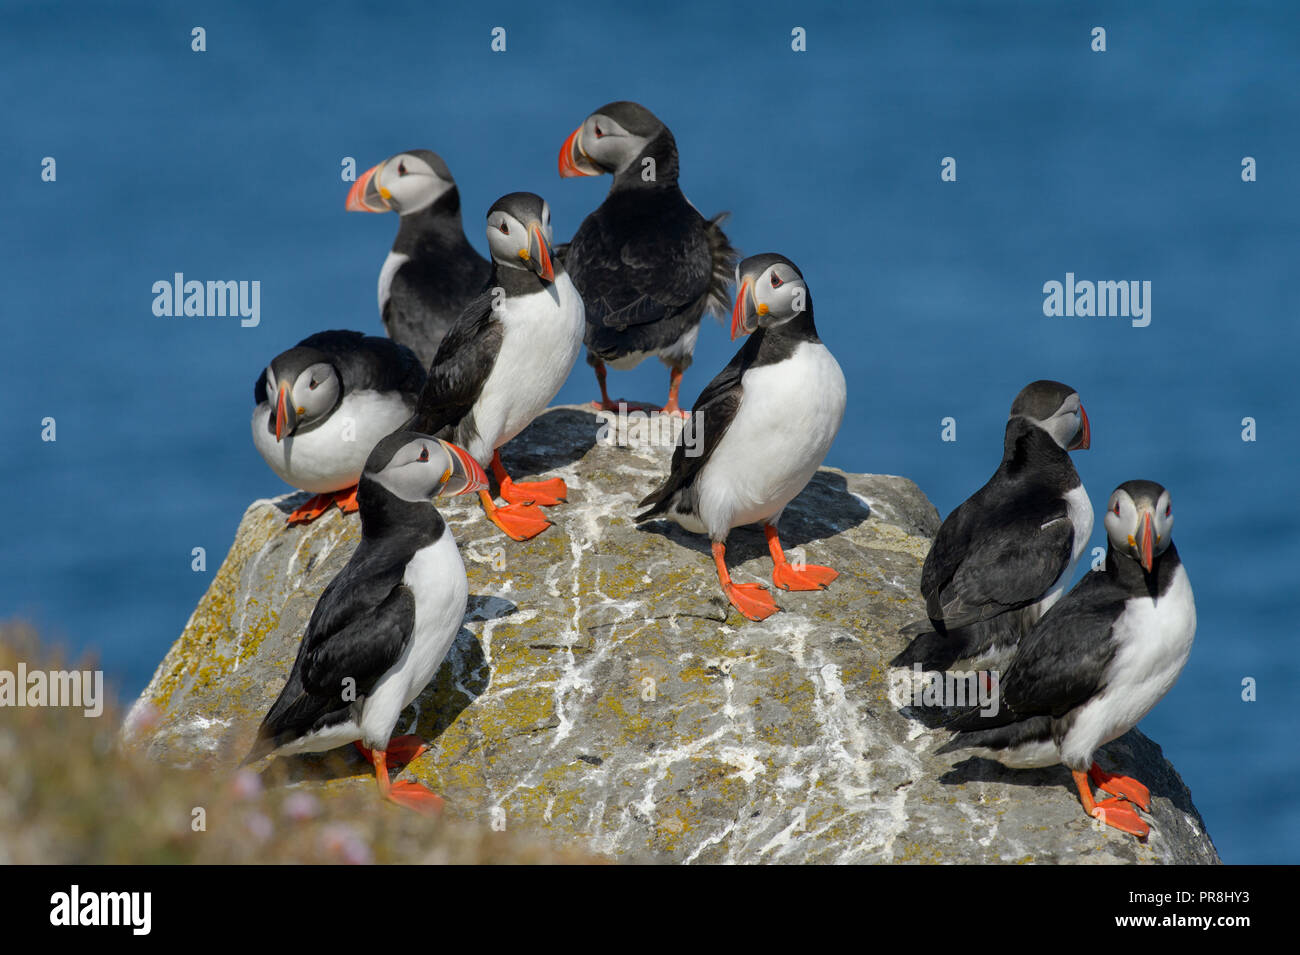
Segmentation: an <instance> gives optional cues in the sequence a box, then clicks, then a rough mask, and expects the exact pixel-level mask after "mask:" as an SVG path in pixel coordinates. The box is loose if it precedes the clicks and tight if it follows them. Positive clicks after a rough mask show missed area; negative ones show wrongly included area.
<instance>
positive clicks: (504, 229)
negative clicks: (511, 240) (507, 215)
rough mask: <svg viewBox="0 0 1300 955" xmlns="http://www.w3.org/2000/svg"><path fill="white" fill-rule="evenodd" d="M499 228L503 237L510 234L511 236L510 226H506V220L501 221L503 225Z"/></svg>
mask: <svg viewBox="0 0 1300 955" xmlns="http://www.w3.org/2000/svg"><path fill="white" fill-rule="evenodd" d="M497 228H498V229H500V230H501V234H502V235H509V234H510V226H508V225H506V220H505V219H502V220H501V225H499V226H497Z"/></svg>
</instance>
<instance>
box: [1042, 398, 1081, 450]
mask: <svg viewBox="0 0 1300 955" xmlns="http://www.w3.org/2000/svg"><path fill="white" fill-rule="evenodd" d="M1082 408H1083V403H1082V402H1081V401H1080V400H1079V396H1078V394H1077V393H1076V394H1072V395H1070V396H1069V397H1068V398H1066V399H1065V401H1063V402H1061V407H1059V408H1057V409H1056V413H1055V414H1053V415H1052V416H1051V417H1050V418H1048V419H1047V420H1046V421H1039V422H1038V425H1039V427H1041V428H1042V429H1043V430H1044V431H1046V432H1047V433H1048V434H1050V435H1051V436H1052V439H1053V440H1054V441H1055V442H1056V443H1057V444H1059V445H1060V446H1061V447H1062V448H1068V447H1069V446H1070V445H1071V444H1072V443H1073V442H1074V436H1075V435H1077V434H1078V433H1079V429H1080V428H1081V427H1083V411H1082Z"/></svg>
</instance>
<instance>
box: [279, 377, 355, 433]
mask: <svg viewBox="0 0 1300 955" xmlns="http://www.w3.org/2000/svg"><path fill="white" fill-rule="evenodd" d="M342 388H343V384H342V382H340V381H339V375H338V372H337V371H335V370H334V366H333V365H330V364H328V363H326V362H317V363H316V364H314V365H312V366H310V367H309V368H308V369H307V370H306V371H304V372H303V373H302V374H300V375H299V376H298V378H297V380H296V381H294V383H293V388H291V389H290V392H289V397H290V399H291V400H292V401H293V410H294V413H295V414H296V415H297V416H298V429H299V430H302V429H306V428H310V427H311V426H312V425H313V424H315V423H316V422H318V421H320V420H321V419H322V418H324V417H325V416H326V415H328V414H329V413H330V412H331V411H333V410H334V406H335V405H336V404H338V400H339V392H340V391H341V390H342Z"/></svg>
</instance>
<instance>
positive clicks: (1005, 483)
mask: <svg viewBox="0 0 1300 955" xmlns="http://www.w3.org/2000/svg"><path fill="white" fill-rule="evenodd" d="M1091 442H1092V430H1091V425H1090V424H1089V422H1088V413H1087V412H1086V411H1084V408H1083V404H1082V402H1081V401H1080V399H1079V394H1078V392H1077V391H1075V390H1074V389H1073V388H1071V387H1070V386H1069V385H1064V384H1061V383H1060V382H1059V381H1048V380H1042V381H1034V382H1031V383H1029V384H1028V385H1026V386H1025V387H1024V388H1023V389H1021V391H1020V393H1019V394H1018V395H1016V398H1015V401H1013V402H1012V404H1011V413H1010V415H1009V416H1008V420H1007V426H1006V432H1005V436H1004V439H1003V445H1002V448H1003V450H1002V461H1001V463H999V465H998V469H997V470H996V471H995V472H994V473H993V476H992V477H991V478H990V479H989V481H988V483H986V484H985V485H984V486H983V487H982V488H980V489H979V490H978V491H976V492H975V493H974V494H972V495H971V496H970V497H969V498H967V499H966V500H965V501H964V502H962V503H961V504H960V505H959V506H958V507H957V509H956V510H954V511H953V512H952V513H951V514H949V515H948V517H947V519H946V520H944V522H943V524H942V525H941V526H940V528H939V533H938V534H936V535H935V538H934V544H933V545H932V546H931V548H930V552H929V554H927V555H926V558H925V563H924V565H923V566H922V569H921V594H922V595H923V596H924V597H925V608H926V614H927V616H928V618H929V619H928V620H923V621H917V622H915V623H912V624H910V625H908V626H907V627H905V628H904V630H903V634H904V635H905V636H912V637H913V639H912V641H911V643H910V644H909V645H908V646H907V648H906V649H904V650H903V651H902V652H901V653H900V654H898V656H896V657H895V658H894V659H893V660H892V661H890V663H891V665H892V666H896V667H897V666H912V665H914V664H916V663H920V664H921V665H922V667H923V668H924V669H926V670H944V669H947V668H948V667H949V666H951V665H952V664H953V663H954V662H955V661H957V660H961V659H968V658H969V659H972V660H973V661H974V663H975V665H976V666H996V665H997V663H998V661H1000V660H1002V659H1004V658H1005V657H1006V655H1007V654H1008V653H1009V652H1010V651H1011V650H1012V649H1014V647H1015V644H1016V642H1017V641H1018V640H1019V639H1020V638H1021V636H1023V635H1024V633H1025V632H1026V631H1027V630H1028V629H1029V627H1031V626H1032V625H1033V624H1034V623H1035V622H1036V621H1037V620H1038V618H1039V617H1041V616H1042V615H1043V613H1045V612H1046V611H1047V609H1048V608H1049V607H1051V606H1052V604H1053V603H1055V602H1056V601H1057V600H1058V599H1059V598H1060V597H1061V595H1062V594H1063V593H1064V592H1065V590H1066V587H1067V585H1068V583H1069V581H1070V578H1071V576H1072V575H1073V573H1074V568H1075V565H1076V564H1077V563H1078V560H1079V557H1080V556H1081V555H1082V554H1083V552H1084V550H1085V549H1086V548H1087V546H1088V540H1089V538H1090V537H1091V536H1092V522H1093V514H1092V503H1091V502H1090V501H1089V500H1088V494H1087V491H1085V490H1084V487H1083V483H1082V482H1081V481H1080V480H1079V474H1078V472H1077V471H1076V470H1075V469H1074V464H1073V462H1071V460H1070V455H1069V452H1070V451H1074V450H1083V449H1086V448H1088V447H1089V446H1090V445H1091Z"/></svg>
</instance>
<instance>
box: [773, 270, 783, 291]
mask: <svg viewBox="0 0 1300 955" xmlns="http://www.w3.org/2000/svg"><path fill="white" fill-rule="evenodd" d="M784 284H785V283H784V282H782V281H781V278H780V276H778V275H777V274H776V273H775V272H773V273H772V288H780V287H781V286H782V285H784Z"/></svg>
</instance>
